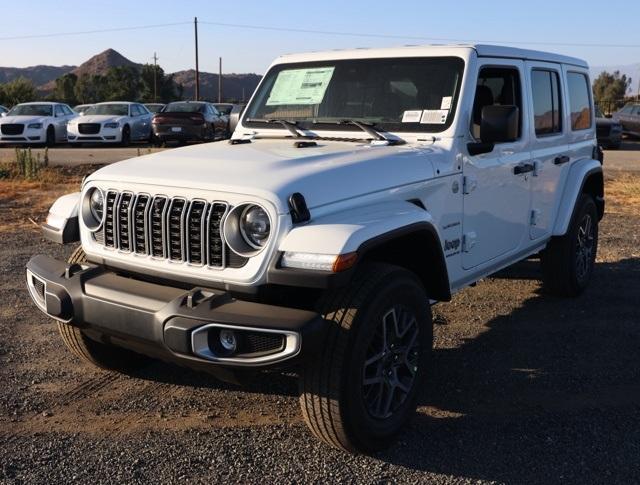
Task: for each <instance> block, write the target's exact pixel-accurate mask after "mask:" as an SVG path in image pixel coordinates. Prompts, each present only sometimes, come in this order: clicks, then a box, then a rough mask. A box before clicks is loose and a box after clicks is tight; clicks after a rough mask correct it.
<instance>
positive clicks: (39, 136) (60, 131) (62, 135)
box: [0, 102, 78, 146]
mask: <svg viewBox="0 0 640 485" xmlns="http://www.w3.org/2000/svg"><path fill="white" fill-rule="evenodd" d="M76 116H78V115H77V114H76V113H74V112H73V111H72V110H71V108H69V106H67V105H66V104H62V103H44V102H37V103H22V104H18V105H16V106H14V107H13V108H12V109H11V110H10V111H9V112H8V113H7V114H6V115H5V116H3V117H2V118H0V144H7V143H12V144H16V143H20V144H22V143H29V144H41V143H46V145H47V146H53V145H55V144H56V143H64V142H66V141H67V123H68V122H69V121H70V120H72V119H74V118H75V117H76Z"/></svg>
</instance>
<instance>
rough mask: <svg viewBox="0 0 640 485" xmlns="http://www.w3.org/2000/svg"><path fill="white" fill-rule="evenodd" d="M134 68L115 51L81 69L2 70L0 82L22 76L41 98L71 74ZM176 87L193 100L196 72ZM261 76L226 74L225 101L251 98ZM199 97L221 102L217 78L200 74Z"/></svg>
mask: <svg viewBox="0 0 640 485" xmlns="http://www.w3.org/2000/svg"><path fill="white" fill-rule="evenodd" d="M119 66H132V67H136V68H141V67H142V64H138V63H135V62H133V61H131V60H129V59H127V58H126V57H124V56H123V55H122V54H120V53H119V52H118V51H116V50H114V49H107V50H105V51H104V52H101V53H100V54H97V55H95V56H93V57H92V58H90V59H89V60H87V61H86V62H83V63H82V64H80V65H79V66H60V67H56V66H33V67H25V68H16V67H0V83H4V82H8V81H11V80H13V79H16V78H18V77H20V76H23V77H25V78H27V79H30V80H31V81H32V82H33V84H35V85H36V86H37V88H38V91H39V92H40V94H41V95H43V96H46V95H47V94H50V93H51V92H52V91H53V89H54V88H55V80H56V79H57V78H59V77H60V76H62V75H64V74H67V73H69V72H72V73H74V74H75V75H77V76H78V77H80V76H81V75H83V74H89V75H93V74H102V75H104V74H106V73H107V71H108V70H109V68H111V67H119ZM173 76H174V81H175V82H176V84H182V85H183V88H184V91H183V97H184V99H193V97H194V95H195V89H196V88H195V85H196V82H195V71H194V70H193V69H189V70H185V71H178V72H175V73H173ZM261 78H262V76H260V75H258V74H223V76H222V87H223V95H224V98H225V99H237V100H242V99H245V100H247V99H249V97H250V96H251V94H252V93H253V91H254V89H255V88H256V86H257V85H258V83H259V82H260V79H261ZM200 97H201V98H202V99H207V100H210V101H217V100H218V75H217V74H213V73H209V72H201V73H200Z"/></svg>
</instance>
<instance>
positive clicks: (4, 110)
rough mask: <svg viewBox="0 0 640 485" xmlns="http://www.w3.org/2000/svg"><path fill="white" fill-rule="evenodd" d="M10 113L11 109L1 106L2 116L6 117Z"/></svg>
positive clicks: (0, 113)
mask: <svg viewBox="0 0 640 485" xmlns="http://www.w3.org/2000/svg"><path fill="white" fill-rule="evenodd" d="M8 112H9V108H5V107H4V106H2V105H0V116H4V115H5V114H7V113H8Z"/></svg>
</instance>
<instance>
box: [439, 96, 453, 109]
mask: <svg viewBox="0 0 640 485" xmlns="http://www.w3.org/2000/svg"><path fill="white" fill-rule="evenodd" d="M440 109H451V96H443V97H442V102H441V103H440Z"/></svg>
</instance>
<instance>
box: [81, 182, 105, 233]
mask: <svg viewBox="0 0 640 485" xmlns="http://www.w3.org/2000/svg"><path fill="white" fill-rule="evenodd" d="M81 208H82V220H83V221H84V225H85V226H87V229H89V230H90V231H97V230H98V229H100V227H101V226H102V220H103V219H104V195H103V193H102V190H100V189H99V188H97V187H93V188H90V189H89V190H87V191H86V192H85V193H84V197H83V200H82V205H81Z"/></svg>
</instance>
